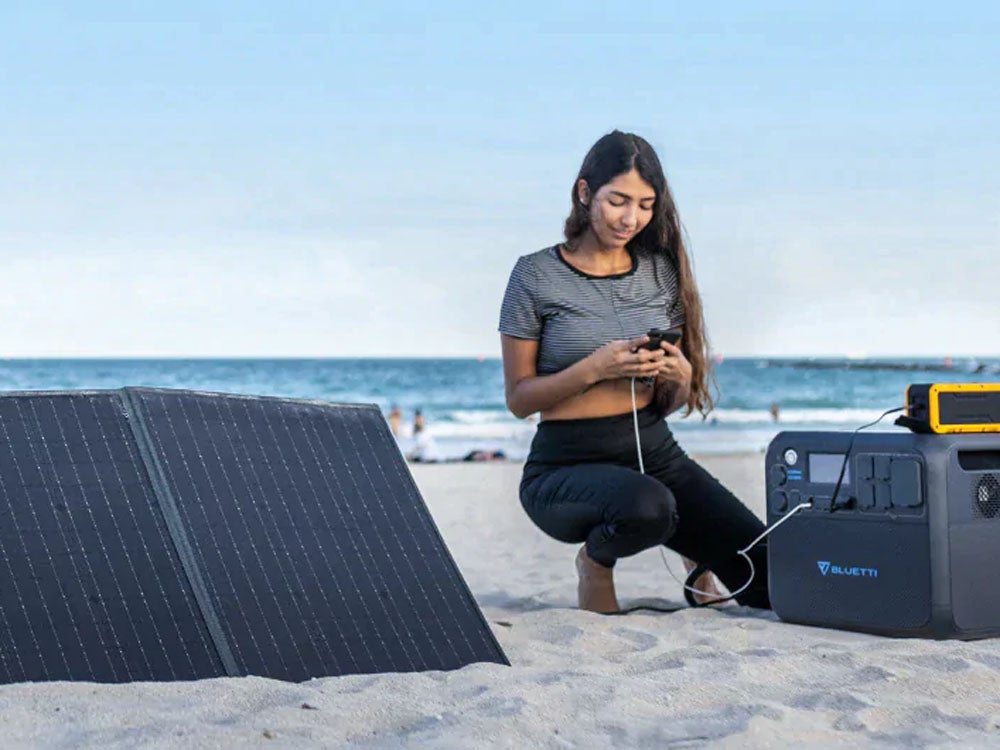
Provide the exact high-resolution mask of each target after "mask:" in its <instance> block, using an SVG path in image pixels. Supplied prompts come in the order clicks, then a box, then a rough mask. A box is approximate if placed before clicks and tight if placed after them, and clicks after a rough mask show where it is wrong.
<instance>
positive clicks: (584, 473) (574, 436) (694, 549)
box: [521, 407, 771, 608]
mask: <svg viewBox="0 0 1000 750" xmlns="http://www.w3.org/2000/svg"><path fill="white" fill-rule="evenodd" d="M639 434H640V439H641V443H642V460H643V464H644V468H645V471H646V475H645V476H643V475H642V474H641V473H639V462H638V459H637V457H636V445H635V428H634V426H633V420H632V413H631V412H629V413H628V414H620V415H616V416H613V417H598V418H593V419H568V420H547V421H544V422H542V423H541V424H539V425H538V432H537V433H536V434H535V438H534V440H533V441H532V443H531V452H530V453H529V454H528V460H527V463H526V464H525V466H524V474H523V476H522V478H521V504H522V505H523V506H524V510H525V511H526V512H527V514H528V516H529V517H530V518H531V520H532V521H534V522H535V525H537V526H538V528H540V529H541V530H542V531H544V532H545V533H546V534H548V535H549V536H551V537H553V538H555V539H558V540H559V541H561V542H572V543H578V542H586V544H587V554H588V555H590V558H591V559H592V560H594V561H596V562H598V563H600V564H602V565H605V566H608V567H613V566H614V564H615V561H616V560H617V559H618V558H619V557H628V556H629V555H634V554H635V553H637V552H640V551H642V550H644V549H648V548H649V547H653V546H655V545H657V544H665V545H666V546H667V547H669V548H670V549H672V550H674V551H675V552H678V553H679V554H681V555H683V556H684V557H687V558H690V559H692V560H695V561H697V562H699V563H704V564H705V565H707V566H708V567H709V568H710V569H711V570H712V572H713V573H715V574H716V575H717V576H718V577H719V579H720V580H721V581H722V582H723V583H724V584H725V585H726V587H727V588H728V589H729V590H730V591H735V590H736V589H738V588H740V587H741V586H742V585H743V584H744V583H746V580H747V578H748V577H749V575H750V570H749V566H748V565H747V563H746V560H744V559H743V557H742V556H740V555H738V554H737V550H741V549H743V548H744V547H746V545H748V544H749V543H750V542H752V541H753V540H754V539H755V538H756V537H757V536H758V535H759V534H760V533H761V532H762V531H763V530H764V525H763V524H762V523H761V522H760V520H759V519H758V518H757V516H755V515H754V514H753V513H752V512H751V511H750V510H749V509H748V508H747V507H746V506H745V505H743V503H741V502H740V501H739V500H738V499H737V498H736V497H735V496H734V495H733V493H731V492H730V491H729V490H727V489H726V488H725V487H723V486H722V484H720V483H719V481H718V480H717V479H716V478H715V477H713V476H712V475H711V474H709V473H708V472H707V471H705V470H704V469H703V468H702V467H701V466H699V465H698V464H697V463H695V462H694V461H692V460H691V459H690V458H689V457H688V456H687V454H685V453H684V451H683V450H681V448H680V446H679V445H677V442H676V441H675V440H674V437H673V435H672V434H671V432H670V429H669V428H668V427H667V423H666V422H665V421H664V420H663V419H662V418H661V417H659V416H658V415H657V413H656V412H655V410H654V409H653V408H651V407H647V408H645V409H642V410H641V411H640V412H639ZM749 554H750V557H751V559H752V560H753V564H754V567H755V569H756V575H755V576H754V580H753V583H752V584H751V585H750V587H749V588H748V589H747V590H746V591H744V592H743V593H742V594H740V595H739V596H737V597H736V600H737V601H738V602H739V603H740V604H746V605H749V606H752V607H761V608H770V606H771V605H770V602H769V599H768V595H767V556H766V551H765V542H763V541H762V542H760V543H759V544H758V545H757V546H756V547H754V549H753V550H752V551H751V552H750V553H749Z"/></svg>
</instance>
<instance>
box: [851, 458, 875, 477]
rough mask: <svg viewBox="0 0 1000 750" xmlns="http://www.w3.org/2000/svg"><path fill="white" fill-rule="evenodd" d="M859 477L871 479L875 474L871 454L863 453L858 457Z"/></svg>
mask: <svg viewBox="0 0 1000 750" xmlns="http://www.w3.org/2000/svg"><path fill="white" fill-rule="evenodd" d="M856 465H857V472H858V479H871V478H872V477H873V476H875V475H874V474H873V473H872V471H873V469H872V457H871V456H870V455H869V454H866V453H862V454H861V455H860V456H858V457H857V459H856Z"/></svg>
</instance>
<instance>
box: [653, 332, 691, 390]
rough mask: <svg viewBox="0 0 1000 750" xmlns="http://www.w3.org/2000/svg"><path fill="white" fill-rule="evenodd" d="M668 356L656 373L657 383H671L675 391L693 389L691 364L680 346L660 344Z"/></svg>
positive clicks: (662, 342)
mask: <svg viewBox="0 0 1000 750" xmlns="http://www.w3.org/2000/svg"><path fill="white" fill-rule="evenodd" d="M660 347H661V348H662V349H663V351H664V353H665V354H666V356H665V357H664V358H663V360H662V361H661V363H660V369H659V370H657V371H656V383H657V385H660V384H661V383H670V384H671V386H672V387H673V389H675V390H676V389H677V388H681V389H683V390H687V389H688V388H690V387H691V363H690V362H689V361H688V358H687V357H685V356H684V352H682V351H681V349H680V347H679V346H675V345H674V344H670V343H668V342H666V341H661V342H660Z"/></svg>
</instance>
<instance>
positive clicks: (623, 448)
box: [500, 130, 769, 613]
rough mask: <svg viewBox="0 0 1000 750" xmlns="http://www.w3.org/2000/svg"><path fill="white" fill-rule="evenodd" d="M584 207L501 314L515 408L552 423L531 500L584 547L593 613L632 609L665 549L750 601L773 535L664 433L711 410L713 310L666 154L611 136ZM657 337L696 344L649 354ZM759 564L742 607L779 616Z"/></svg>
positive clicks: (597, 150)
mask: <svg viewBox="0 0 1000 750" xmlns="http://www.w3.org/2000/svg"><path fill="white" fill-rule="evenodd" d="M572 203H573V208H572V211H571V213H570V216H569V218H568V219H567V220H566V226H565V232H564V233H565V236H566V241H565V243H563V244H560V245H556V246H554V247H549V248H546V249H544V250H541V251H539V252H536V253H532V254H530V255H525V256H523V257H521V258H520V259H518V261H517V264H516V265H515V266H514V270H513V272H512V273H511V276H510V281H509V283H508V285H507V291H506V293H505V294H504V299H503V305H502V307H501V312H500V333H501V341H502V347H503V362H504V381H505V386H506V395H507V406H508V408H509V409H510V411H511V412H512V413H513V414H514V415H515V416H517V417H521V418H523V417H527V416H528V415H530V414H534V413H535V412H540V417H541V421H540V423H539V426H538V431H537V432H536V434H535V438H534V440H533V441H532V444H531V452H530V454H529V455H528V459H527V462H526V464H525V467H524V474H523V477H522V480H521V504H522V505H523V506H524V509H525V511H526V512H527V514H528V516H529V517H530V518H531V520H532V521H533V522H534V523H535V524H536V525H537V526H538V527H539V528H540V529H541V530H542V531H544V532H545V533H546V534H548V535H549V536H552V537H554V538H555V539H558V540H560V541H563V542H570V543H580V542H583V546H582V547H581V548H580V551H579V553H578V555H577V558H576V567H577V572H578V574H579V579H580V583H579V588H578V595H579V603H580V607H581V608H584V609H588V610H591V611H594V612H603V613H611V612H616V611H618V609H619V607H618V601H617V598H616V595H615V590H614V581H613V577H612V571H613V568H614V565H615V561H616V560H618V558H621V557H627V556H629V555H634V554H635V553H637V552H640V551H641V550H644V549H647V548H649V547H653V546H655V545H659V544H665V545H666V546H667V547H669V548H670V549H673V550H675V551H677V552H678V553H680V554H681V555H683V556H684V557H685V558H689V559H690V560H696V561H698V562H700V563H702V564H704V565H706V566H707V567H708V568H709V569H711V570H712V571H713V572H714V573H715V574H716V575H717V576H718V577H719V578H720V579H721V580H722V582H723V583H724V584H725V585H726V586H727V587H728V588H729V590H730V591H736V590H737V589H739V588H740V587H742V586H743V585H744V584H745V583H746V582H747V580H748V579H749V577H750V570H749V566H748V565H747V563H746V560H745V559H743V558H742V557H740V556H739V555H738V554H737V550H740V549H743V548H744V547H746V546H747V545H748V544H749V543H750V542H751V541H753V540H754V539H755V538H756V537H757V536H758V535H759V534H760V533H761V532H762V531H763V525H762V524H761V522H760V521H759V520H758V519H757V517H756V516H754V514H753V513H751V512H750V511H749V510H748V509H747V508H746V507H745V506H744V505H743V504H742V503H740V501H739V500H737V499H736V497H734V496H733V494H732V493H731V492H729V491H728V490H727V489H726V488H725V487H723V486H722V485H721V484H719V482H718V481H717V480H716V479H714V478H713V477H712V476H711V475H709V474H708V473H707V472H706V471H705V470H704V469H703V468H702V467H701V466H699V465H698V464H697V463H695V462H694V461H692V460H691V459H690V458H689V457H688V456H687V455H686V454H685V453H684V451H682V450H681V449H680V447H679V446H678V445H677V443H676V442H675V440H674V438H673V436H672V435H671V433H670V430H669V428H668V427H667V424H666V422H665V421H664V417H665V416H666V415H667V414H670V413H671V412H674V411H676V410H677V409H679V408H681V407H682V406H683V407H686V409H687V411H686V414H690V413H691V412H692V411H693V410H695V409H697V410H698V411H699V412H701V414H702V415H706V414H707V413H708V412H709V411H711V409H712V407H713V402H712V397H711V395H710V393H709V389H708V380H709V357H708V352H707V348H708V347H707V342H706V337H705V330H704V323H703V320H702V309H701V299H700V297H699V295H698V290H697V288H696V286H695V282H694V277H693V275H692V273H691V266H690V264H689V262H688V257H687V253H686V252H685V249H684V243H683V241H682V238H681V224H680V219H679V218H678V216H677V209H676V207H675V205H674V200H673V196H672V195H671V193H670V189H669V187H668V186H667V181H666V178H665V177H664V175H663V169H662V167H661V166H660V162H659V159H658V158H657V156H656V153H655V152H654V151H653V149H652V147H651V146H650V145H649V144H648V143H647V142H646V141H645V140H643V139H642V138H640V137H639V136H637V135H634V134H631V133H622V132H619V131H617V130H616V131H614V132H613V133H609V134H608V135H606V136H604V137H603V138H601V139H600V140H599V141H598V142H597V143H596V144H594V146H593V148H591V149H590V152H589V153H588V154H587V156H586V158H585V159H584V160H583V166H582V167H581V168H580V173H579V175H578V176H577V179H576V181H575V182H574V184H573V191H572ZM654 327H656V328H661V329H665V328H671V327H673V328H678V329H680V330H681V331H682V338H681V339H680V341H679V342H678V344H677V345H671V344H669V343H667V342H666V341H663V342H662V343H661V344H660V347H659V348H658V349H656V350H648V349H645V348H642V347H643V345H644V344H646V343H647V342H648V341H649V338H648V337H647V336H646V335H645V333H646V331H648V330H650V329H651V328H654ZM633 407H635V409H636V416H635V424H634V423H633ZM637 433H638V439H639V442H640V443H641V450H642V459H643V460H642V464H641V466H642V468H643V469H644V474H643V473H641V472H640V470H639V469H640V462H639V458H638V449H637V445H636V442H637ZM750 557H751V558H752V559H753V563H754V567H755V569H756V575H755V576H754V580H753V582H752V584H751V585H750V586H749V587H748V588H747V589H746V590H745V591H743V592H742V593H741V594H739V595H738V596H737V601H739V602H740V603H741V604H747V605H750V606H756V607H769V602H768V596H767V569H766V560H765V555H764V549H763V546H762V545H758V546H757V547H755V548H754V549H753V550H752V551H751V552H750ZM700 580H702V581H704V580H705V577H703V578H702V579H700ZM698 588H702V587H701V586H699V587H698ZM709 590H711V589H709Z"/></svg>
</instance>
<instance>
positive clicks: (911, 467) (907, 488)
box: [889, 458, 923, 508]
mask: <svg viewBox="0 0 1000 750" xmlns="http://www.w3.org/2000/svg"><path fill="white" fill-rule="evenodd" d="M889 468H890V473H891V475H892V480H891V481H890V483H889V494H890V497H891V499H892V504H893V505H896V506H900V507H903V508H916V507H919V506H920V505H922V504H923V495H922V493H921V491H920V464H919V463H918V462H917V461H916V460H915V459H912V458H894V459H892V465H891V466H890V467H889Z"/></svg>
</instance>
